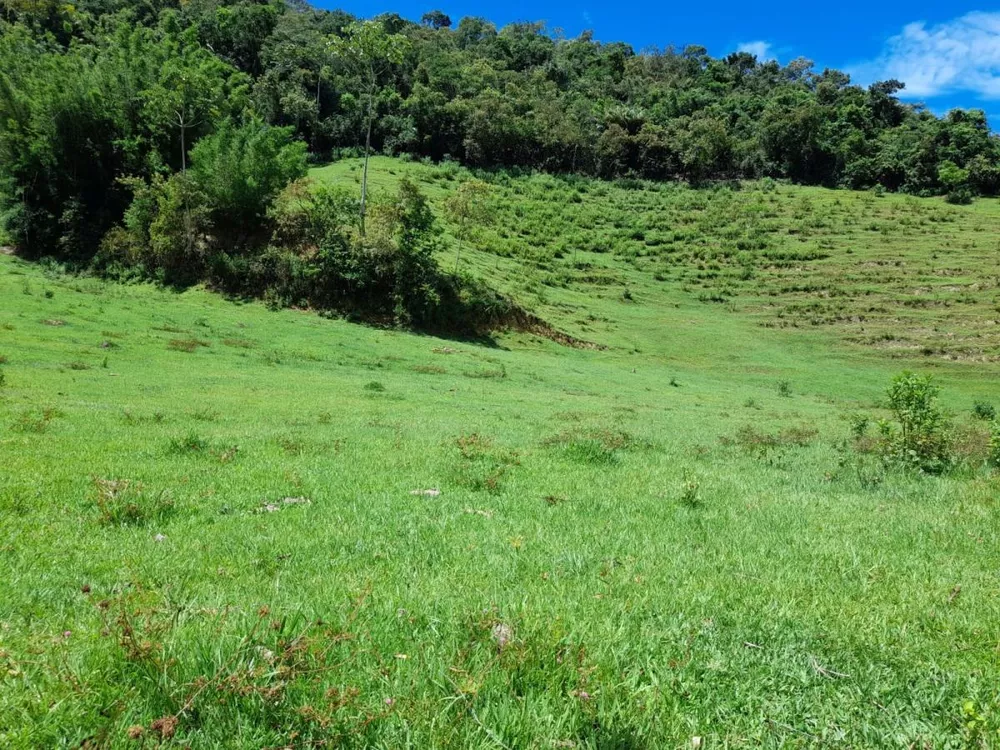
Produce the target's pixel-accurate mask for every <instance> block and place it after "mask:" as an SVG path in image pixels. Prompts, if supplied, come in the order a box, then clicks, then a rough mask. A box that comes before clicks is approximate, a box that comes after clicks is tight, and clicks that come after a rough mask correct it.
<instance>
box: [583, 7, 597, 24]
mask: <svg viewBox="0 0 1000 750" xmlns="http://www.w3.org/2000/svg"><path fill="white" fill-rule="evenodd" d="M583 22H584V23H586V24H592V23H593V22H594V19H593V18H591V17H590V11H589V10H585V11H583Z"/></svg>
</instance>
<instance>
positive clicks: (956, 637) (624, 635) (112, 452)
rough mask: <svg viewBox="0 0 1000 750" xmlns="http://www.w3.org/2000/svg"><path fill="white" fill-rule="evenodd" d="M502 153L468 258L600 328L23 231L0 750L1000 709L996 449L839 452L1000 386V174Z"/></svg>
mask: <svg viewBox="0 0 1000 750" xmlns="http://www.w3.org/2000/svg"><path fill="white" fill-rule="evenodd" d="M373 169H374V171H373V182H374V183H375V186H376V188H377V189H386V188H389V187H391V185H392V183H393V182H394V181H395V180H396V179H398V178H399V177H400V176H402V175H404V174H409V175H411V176H412V177H413V178H414V179H415V180H417V181H418V182H419V183H420V185H421V186H422V187H423V188H424V189H425V191H426V192H427V194H428V195H429V196H430V197H431V199H432V200H433V201H434V202H435V205H436V206H440V205H441V201H442V200H443V199H444V198H445V197H446V196H447V195H449V194H450V192H451V191H452V190H453V189H454V188H455V187H456V185H457V184H458V183H459V182H460V181H461V180H462V179H465V177H466V176H467V175H466V174H465V173H464V171H463V170H461V169H459V168H457V167H453V166H449V165H446V166H444V167H430V166H425V165H420V164H407V163H403V162H399V161H390V160H384V159H378V160H376V162H375V164H374V167H373ZM314 176H315V178H316V179H317V180H330V181H336V182H341V183H344V184H348V185H352V184H355V183H354V181H355V179H356V176H357V163H356V162H342V163H337V164H334V165H331V166H329V167H324V168H321V169H317V170H315V171H314ZM490 179H491V181H492V182H493V191H494V197H493V199H492V200H493V206H492V213H493V215H494V216H495V217H496V220H495V221H494V222H493V223H492V224H491V225H489V226H486V227H481V228H477V229H476V230H475V231H474V232H472V233H471V235H470V236H469V237H468V238H467V239H465V240H463V241H462V243H461V244H462V246H463V249H462V253H461V256H460V257H453V251H452V250H449V251H448V252H447V254H446V255H444V256H443V257H442V258H441V262H442V264H443V265H445V267H446V268H449V267H453V266H454V265H455V264H459V265H460V267H461V268H462V269H464V270H468V271H470V272H472V273H475V274H477V275H481V276H483V277H485V278H487V279H489V280H490V281H491V283H494V284H496V285H497V286H499V287H500V288H502V289H504V290H505V291H506V292H508V293H509V294H511V295H512V296H514V297H515V298H516V299H517V300H519V301H520V302H522V303H523V304H525V305H526V306H528V307H529V308H531V309H532V310H534V311H535V312H537V313H538V314H539V315H541V317H543V318H544V319H546V320H547V321H549V322H550V323H551V324H552V325H553V326H555V327H556V328H557V329H559V330H562V331H564V332H566V333H569V334H571V335H573V336H575V337H578V338H579V339H582V340H584V341H587V342H591V343H593V344H595V345H598V346H602V347H606V348H603V349H600V348H570V347H566V346H560V345H558V344H557V343H555V342H553V341H550V340H548V339H545V338H541V337H538V336H534V335H529V334H525V333H507V334H504V335H500V336H498V337H497V338H496V340H495V341H493V342H492V344H491V343H489V342H487V343H484V342H469V341H455V340H447V339H439V338H433V337H429V336H421V335H417V334H410V333H404V332H397V331H389V330H378V329H373V328H368V327H364V326H359V325H354V324H351V323H347V322H344V321H340V320H329V319H325V318H322V317H320V316H318V315H316V314H314V313H312V312H309V311H297V310H285V311H280V312H273V311H269V310H267V309H266V308H265V307H264V306H262V305H259V304H240V303H236V302H232V301H228V300H225V299H223V298H221V297H219V296H217V295H214V294H212V293H210V292H207V291H204V290H201V289H193V290H190V291H187V292H184V293H176V292H170V291H166V290H162V289H159V288H156V287H153V286H148V285H115V284H109V283H105V282H102V281H99V280H96V279H90V278H85V277H74V276H68V275H65V274H63V273H61V272H59V271H58V269H52V268H47V267H45V266H42V265H32V264H27V263H24V262H22V261H19V260H17V259H15V258H11V257H7V256H0V358H2V359H0V361H2V362H3V364H2V365H0V373H2V374H3V385H2V386H0V464H2V466H3V471H2V472H0V563H2V566H3V571H4V574H5V575H4V576H3V577H2V578H0V746H3V747H13V748H28V747H39V748H50V747H157V746H163V747H187V746H190V747H192V748H212V747H247V748H259V747H274V748H278V747H294V748H300V747H301V748H307V747H324V746H326V747H384V748H398V747H421V748H424V747H492V748H553V747H557V748H559V747H561V748H571V747H580V748H662V747H678V748H681V747H702V748H714V747H719V748H722V747H726V748H737V747H747V748H751V747H761V746H763V747H812V746H826V747H866V748H867V747H900V748H909V747H914V748H923V747H935V748H938V747H955V748H959V747H970V748H976V747H991V746H994V745H996V744H997V743H998V742H1000V735H998V731H1000V688H998V685H1000V679H998V678H1000V588H998V578H997V571H998V570H1000V533H998V532H1000V527H998V522H997V508H998V506H997V500H998V498H1000V478H998V476H997V475H996V474H995V473H993V474H991V473H990V472H989V471H988V470H987V469H985V468H982V467H977V466H970V467H966V468H964V469H963V470H961V471H959V472H957V473H953V474H951V475H947V476H942V477H928V476H917V475H913V474H907V473H903V472H895V471H884V470H882V469H879V468H878V467H873V466H871V465H867V464H864V465H863V464H859V463H857V462H855V461H853V460H851V456H850V453H849V452H848V451H847V450H846V449H845V448H844V442H845V440H846V439H847V437H848V434H849V426H848V416H849V415H851V414H853V413H856V412H859V411H864V412H868V413H871V414H873V415H875V416H882V415H884V414H885V412H884V411H883V410H882V409H881V408H880V405H881V402H882V398H883V394H884V391H885V387H886V385H887V383H888V381H889V379H890V378H891V376H892V375H893V374H895V373H896V372H898V371H900V370H902V369H904V368H906V367H909V368H912V369H918V370H920V371H922V372H929V373H933V374H934V375H935V376H936V378H937V380H938V382H939V383H940V385H941V386H942V388H943V391H942V398H943V401H944V403H945V405H946V406H947V407H948V408H949V409H951V410H952V411H953V412H954V414H955V415H956V416H955V418H956V422H957V423H959V424H960V425H965V426H966V428H967V429H970V430H971V429H973V427H972V425H973V422H972V420H971V417H970V416H969V412H970V409H971V407H972V405H973V403H974V402H975V401H977V400H980V401H993V402H996V403H998V405H1000V392H998V388H997V381H996V361H997V359H998V358H1000V333H998V332H997V330H996V323H997V319H998V317H1000V312H998V310H997V304H998V291H997V289H998V286H997V285H998V278H997V270H996V257H997V245H998V240H1000V237H998V234H1000V222H998V219H1000V206H998V205H996V204H995V203H993V202H985V201H983V202H979V203H977V204H975V205H973V206H971V207H949V206H946V205H945V204H944V203H942V202H939V201H936V200H918V199H912V198H902V197H895V196H887V197H882V198H879V197H875V196H873V195H864V194H850V193H846V192H832V191H824V190H818V189H800V188H792V187H788V186H784V185H778V186H774V185H765V184H759V185H753V186H745V187H744V188H743V189H741V190H732V189H728V188H723V189H714V190H704V191H694V190H689V189H686V188H682V187H680V186H672V185H663V186H653V185H649V184H645V183H631V182H620V183H617V184H609V183H599V182H592V181H575V180H559V179H556V178H552V177H543V176H528V177H506V176H494V177H491V178H490ZM446 231H448V232H449V233H454V231H455V229H454V227H451V226H448V225H446ZM697 738H700V739H697Z"/></svg>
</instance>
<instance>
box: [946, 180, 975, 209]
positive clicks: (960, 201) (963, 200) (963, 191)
mask: <svg viewBox="0 0 1000 750" xmlns="http://www.w3.org/2000/svg"><path fill="white" fill-rule="evenodd" d="M944 199H945V201H947V202H948V203H951V204H952V205H953V206H967V205H969V204H970V203H972V190H971V188H969V187H967V186H965V185H962V186H960V187H957V188H955V189H954V190H949V191H948V193H947V194H946V195H945V197H944Z"/></svg>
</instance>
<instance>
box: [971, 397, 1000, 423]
mask: <svg viewBox="0 0 1000 750" xmlns="http://www.w3.org/2000/svg"><path fill="white" fill-rule="evenodd" d="M972 416H973V417H975V418H976V419H981V420H982V421H984V422H992V421H993V420H994V419H996V417H997V410H996V407H994V406H993V404H991V403H989V402H988V401H977V402H976V403H975V404H973V405H972Z"/></svg>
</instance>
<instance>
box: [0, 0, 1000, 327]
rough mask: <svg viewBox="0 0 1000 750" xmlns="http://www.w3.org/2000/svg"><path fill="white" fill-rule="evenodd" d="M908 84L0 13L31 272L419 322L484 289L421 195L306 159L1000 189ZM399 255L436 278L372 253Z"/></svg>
mask: <svg viewBox="0 0 1000 750" xmlns="http://www.w3.org/2000/svg"><path fill="white" fill-rule="evenodd" d="M902 88H903V83H901V82H899V81H894V80H890V81H882V82H877V83H874V84H872V85H870V86H867V87H862V86H858V85H855V84H853V83H852V82H851V80H850V78H849V76H847V75H846V74H844V73H842V72H839V71H836V70H829V69H827V70H823V71H822V72H817V71H816V70H815V69H814V66H813V64H812V63H811V62H810V61H808V60H804V59H797V60H793V61H791V62H789V63H788V64H787V65H780V64H779V63H777V62H776V61H773V60H772V61H761V60H758V59H756V58H755V57H753V56H752V55H750V54H748V53H745V52H738V53H734V54H731V55H728V56H726V57H723V58H713V57H711V56H709V55H708V54H707V52H706V50H705V49H704V48H702V47H695V46H691V47H686V48H684V49H680V50H678V49H673V48H667V49H651V50H641V51H636V50H634V49H633V48H632V47H630V46H629V45H627V44H625V43H622V42H612V43H603V42H599V41H597V40H595V39H594V38H593V36H592V35H591V34H590V33H584V34H581V35H580V36H579V37H576V38H571V39H570V38H563V37H562V36H560V35H558V34H555V33H552V32H550V31H549V30H548V29H546V28H545V26H544V25H543V24H539V23H515V24H510V25H508V26H505V27H503V28H501V29H497V28H496V26H494V25H493V24H491V23H490V22H489V21H487V20H485V19H482V18H474V17H468V18H463V19H461V20H460V21H459V22H458V23H457V24H453V23H452V21H451V19H450V18H448V17H447V16H446V15H445V14H444V13H442V12H440V11H431V12H429V13H427V14H425V15H424V16H423V18H422V19H421V20H420V21H419V22H412V21H408V20H405V19H403V18H401V17H400V16H398V15H396V14H385V15H382V16H379V17H377V18H376V19H374V20H372V21H367V22H362V21H359V19H356V18H353V17H352V16H350V15H349V14H347V13H344V12H342V11H321V10H316V9H314V8H312V7H310V6H309V5H307V4H305V3H304V2H301V1H300V0H287V1H286V0H142V2H133V1H132V0H80V2H79V3H78V4H76V5H70V4H66V3H63V2H61V1H60V0H0V212H2V213H0V221H2V222H3V226H4V227H5V228H6V232H7V234H9V235H10V236H11V237H13V239H14V241H15V242H16V243H17V245H18V246H19V247H20V248H21V250H22V251H23V252H24V253H26V254H28V255H34V256H41V255H47V256H54V257H56V258H59V259H62V260H66V261H70V262H76V263H81V264H96V265H98V266H100V267H102V268H104V269H116V270H117V272H119V273H122V272H127V271H135V272H141V273H145V274H152V275H156V276H159V277H160V278H163V279H164V280H167V281H175V282H178V283H185V282H187V281H191V280H199V279H205V278H210V279H212V280H214V281H217V282H219V283H222V281H225V282H226V283H227V284H229V285H230V286H232V287H234V288H236V289H240V290H251V289H253V290H258V289H259V288H260V287H262V286H263V287H267V288H268V289H269V290H271V291H272V292H273V293H275V294H278V296H279V297H282V298H283V299H284V300H285V301H286V302H296V301H299V300H300V298H301V299H302V300H305V301H309V300H315V299H320V298H327V297H329V298H333V297H334V296H336V295H348V296H351V295H353V296H355V297H358V298H359V299H361V298H363V297H364V293H362V291H361V290H362V289H365V288H366V285H369V287H370V288H372V289H374V288H379V289H390V288H391V289H396V287H397V286H399V285H404V286H405V285H410V286H413V287H414V288H413V289H410V290H409V291H407V292H406V293H403V292H400V291H399V290H398V289H397V290H396V291H391V289H390V291H389V292H387V296H386V298H385V300H386V301H385V303H384V304H383V305H382V306H381V307H380V314H386V315H390V314H391V315H397V314H398V315H403V316H404V317H409V318H413V317H414V316H415V315H416V316H417V317H419V315H421V314H426V311H427V310H429V309H431V308H433V307H434V305H435V304H437V303H435V302H434V300H441V299H444V298H449V299H453V300H459V299H461V298H463V296H464V297H468V295H467V294H466V293H465V292H463V291H462V290H461V289H459V286H456V284H457V282H454V281H453V280H452V281H448V280H447V277H446V276H445V275H442V274H440V272H439V271H437V270H436V268H435V267H434V266H433V262H432V260H431V259H430V255H431V253H430V250H429V248H432V247H433V245H434V243H435V242H437V241H438V240H437V239H435V238H436V237H438V234H437V232H436V227H435V225H434V222H433V221H432V220H430V219H432V217H430V218H428V216H427V215H425V214H424V209H423V208H420V206H421V205H424V204H425V201H424V200H423V197H422V196H421V195H420V194H419V191H418V190H416V189H415V188H414V187H413V186H404V189H403V190H402V191H401V193H400V194H399V195H397V196H394V197H391V198H384V199H383V204H382V205H379V206H368V205H366V203H367V198H368V195H367V191H366V190H363V191H362V192H361V195H360V196H348V195H346V194H345V195H340V194H338V195H330V194H323V195H320V196H319V197H317V196H316V194H315V191H311V190H310V189H308V188H305V187H303V186H302V185H301V184H299V182H298V181H300V180H301V179H302V178H303V177H304V176H305V173H306V167H307V164H308V162H309V160H310V159H313V160H321V159H325V158H330V157H335V156H337V155H342V154H361V153H364V154H366V155H367V154H368V153H370V152H382V153H388V154H410V155H414V156H417V157H424V158H430V159H432V160H445V159H454V160H458V161H461V162H463V163H465V164H467V165H469V166H471V167H479V168H484V169H504V168H525V169H540V170H547V171H553V172H573V173H580V174H588V175H594V176H599V177H604V178H616V177H624V176H635V177H643V178H649V179H682V180H687V181H690V182H692V183H699V182H703V181H708V180H719V179H739V178H757V177H765V176H766V177H774V178H784V179H789V180H792V181H795V182H800V183H807V184H819V185H829V186H843V187H850V188H857V189H863V188H873V187H877V188H879V189H885V190H891V191H904V192H908V193H913V194H918V195H933V194H946V195H948V198H949V200H952V201H954V202H967V201H968V200H970V199H971V197H972V196H973V195H975V194H980V195H994V194H996V193H997V191H998V190H1000V159H998V157H1000V145H998V143H1000V142H998V140H997V138H996V137H995V136H994V135H993V134H992V133H991V132H990V128H989V126H988V124H987V121H986V117H985V115H984V113H983V112H982V111H979V110H954V111H952V112H950V113H948V114H947V115H946V116H944V117H937V116H935V115H934V114H932V113H931V112H929V111H928V110H927V109H926V108H924V107H922V106H919V105H909V104H904V103H902V102H901V101H900V100H899V99H898V97H897V94H898V92H899V91H900V90H901V89H902ZM366 173H367V164H366ZM290 185H291V187H289V186H290ZM289 190H291V191H292V193H294V194H295V195H298V196H299V197H298V198H296V199H290V198H289V197H288V195H287V194H286V193H287V192H288V191H289ZM296 191H297V192H296ZM321 192H322V191H321ZM317 201H319V202H321V203H323V202H325V203H323V205H324V206H325V207H326V208H327V209H330V210H331V211H332V210H333V208H334V207H336V211H333V214H332V215H334V216H336V222H334V223H336V226H333V225H331V220H330V219H329V217H326V218H321V217H319V215H318V213H317V212H316V210H315V209H316V208H317V206H318V205H319V204H318V203H317ZM358 203H360V205H357V204H358ZM282 212H284V213H282ZM310 212H312V213H310ZM366 217H370V218H367V220H366ZM372 219H374V220H375V222H376V225H377V226H375V227H374V231H373V228H372V227H371V226H368V224H370V222H371V220H372ZM310 222H312V225H310ZM407 222H411V224H407ZM293 225H294V226H296V227H297V229H295V230H294V231H292V230H291V229H290V227H292V226H293ZM306 225H310V226H308V227H307V226H306ZM378 242H381V243H382V245H383V246H382V247H381V248H375V249H373V245H374V244H377V243H378ZM401 248H404V249H405V252H409V253H411V254H412V253H416V255H414V256H413V257H414V258H415V257H417V256H419V257H420V261H419V263H418V265H421V264H422V265H421V267H422V268H424V272H426V273H430V271H431V270H434V273H432V274H431V276H433V279H431V278H430V277H429V276H427V275H426V273H424V272H420V273H417V272H416V271H415V270H414V267H411V266H410V265H407V264H406V263H404V264H402V266H398V267H397V266H394V265H393V263H382V264H381V265H379V263H376V262H374V261H372V260H371V259H372V258H380V259H382V260H383V261H384V260H385V259H386V258H390V257H392V256H393V253H397V254H398V253H400V252H404V250H401ZM418 249H419V250H418ZM320 257H324V258H326V261H323V262H320V261H319V260H317V258H320ZM279 259H280V262H279ZM411 260H413V258H411ZM380 262H381V261H380ZM324 263H325V264H326V265H325V266H324ZM373 266H377V267H378V268H377V270H372V267H373ZM390 266H391V267H392V268H391V269H390ZM404 266H405V268H404ZM324 269H325V270H324ZM410 273H415V274H416V276H418V277H419V281H416V280H414V279H406V278H404V277H405V275H406V274H410ZM366 274H369V275H370V278H367V277H366ZM372 274H373V275H372ZM278 277H283V278H285V282H283V283H282V284H276V283H274V282H273V279H274V278H278ZM293 279H294V281H293ZM411 282H412V283H411ZM275 289H278V290H279V291H278V292H275V291H274V290H275ZM415 290H416V291H415ZM411 292H412V293H413V294H414V295H416V298H419V301H417V302H413V301H412V300H411V301H410V302H404V301H402V299H403V297H406V298H407V299H409V295H410V293H411ZM388 300H393V301H392V302H391V303H390V302H389V301H388ZM411 302H412V305H411V306H412V307H413V310H410V311H409V312H407V311H406V309H405V308H407V305H410V304H411ZM496 303H497V300H496V299H493V300H492V301H491V302H490V305H495V304H496ZM456 304H457V302H456ZM491 309H494V311H495V308H491ZM419 310H424V311H425V312H424V313H419V314H418V313H417V312H416V311H419Z"/></svg>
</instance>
